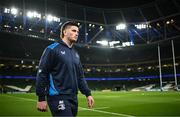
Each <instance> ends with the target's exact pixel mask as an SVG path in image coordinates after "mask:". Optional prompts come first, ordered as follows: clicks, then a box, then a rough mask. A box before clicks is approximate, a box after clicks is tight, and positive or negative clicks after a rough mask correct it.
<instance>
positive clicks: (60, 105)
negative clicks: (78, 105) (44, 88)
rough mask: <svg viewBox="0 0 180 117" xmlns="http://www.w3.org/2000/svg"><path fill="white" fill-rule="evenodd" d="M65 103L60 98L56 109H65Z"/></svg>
mask: <svg viewBox="0 0 180 117" xmlns="http://www.w3.org/2000/svg"><path fill="white" fill-rule="evenodd" d="M65 109H66V108H65V104H64V101H63V100H60V101H59V104H58V110H65Z"/></svg>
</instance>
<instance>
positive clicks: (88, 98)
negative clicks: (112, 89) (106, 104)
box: [87, 96, 94, 108]
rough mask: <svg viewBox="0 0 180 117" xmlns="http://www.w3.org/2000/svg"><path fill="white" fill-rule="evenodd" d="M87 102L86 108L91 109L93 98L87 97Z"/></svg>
mask: <svg viewBox="0 0 180 117" xmlns="http://www.w3.org/2000/svg"><path fill="white" fill-rule="evenodd" d="M87 101H88V107H89V108H92V107H93V105H94V99H93V97H92V96H88V97H87Z"/></svg>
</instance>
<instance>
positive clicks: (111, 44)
mask: <svg viewBox="0 0 180 117" xmlns="http://www.w3.org/2000/svg"><path fill="white" fill-rule="evenodd" d="M118 43H120V41H111V42H109V45H110V47H112V46H114V44H118Z"/></svg>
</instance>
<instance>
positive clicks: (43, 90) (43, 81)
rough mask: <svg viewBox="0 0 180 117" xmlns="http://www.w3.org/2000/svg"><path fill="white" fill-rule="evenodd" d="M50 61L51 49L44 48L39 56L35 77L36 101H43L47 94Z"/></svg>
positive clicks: (51, 58) (51, 57)
mask: <svg viewBox="0 0 180 117" xmlns="http://www.w3.org/2000/svg"><path fill="white" fill-rule="evenodd" d="M52 61H53V54H52V49H50V48H46V49H45V50H44V52H43V54H42V56H41V59H40V62H39V68H38V71H37V77H36V95H37V96H38V101H45V96H46V95H47V94H48V87H49V73H50V70H51V66H52Z"/></svg>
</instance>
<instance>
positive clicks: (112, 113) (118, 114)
mask: <svg viewBox="0 0 180 117" xmlns="http://www.w3.org/2000/svg"><path fill="white" fill-rule="evenodd" d="M5 96H7V97H13V98H14V97H15V98H17V99H22V100H27V101H33V102H37V100H34V99H29V98H21V97H16V96H10V95H5ZM79 108H81V109H83V110H89V111H94V112H99V113H105V114H110V115H116V116H123V117H135V116H133V115H127V114H121V113H114V112H108V111H102V110H96V109H97V108H96V109H89V108H83V107H79ZM104 108H105V107H104ZM106 108H107V107H106Z"/></svg>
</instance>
